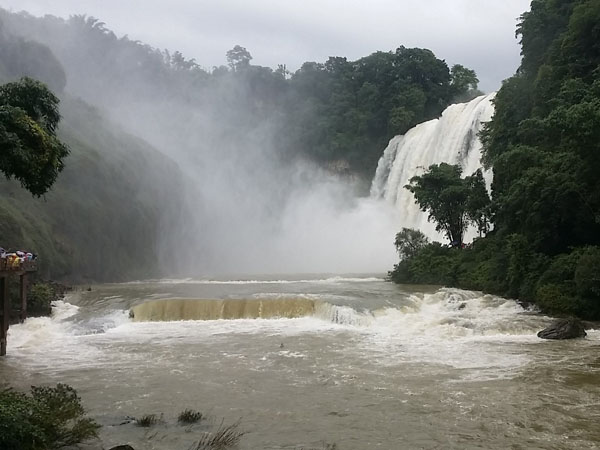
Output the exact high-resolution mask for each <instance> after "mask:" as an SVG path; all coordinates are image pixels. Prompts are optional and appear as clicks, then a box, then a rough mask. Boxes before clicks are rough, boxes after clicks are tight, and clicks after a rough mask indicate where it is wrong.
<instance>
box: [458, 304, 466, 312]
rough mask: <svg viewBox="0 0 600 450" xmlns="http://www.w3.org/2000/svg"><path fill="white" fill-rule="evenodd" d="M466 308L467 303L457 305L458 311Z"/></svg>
mask: <svg viewBox="0 0 600 450" xmlns="http://www.w3.org/2000/svg"><path fill="white" fill-rule="evenodd" d="M466 307H467V303H466V302H462V303H461V304H460V305H458V310H459V311H460V310H461V309H465V308H466Z"/></svg>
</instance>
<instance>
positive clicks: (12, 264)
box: [0, 258, 37, 272]
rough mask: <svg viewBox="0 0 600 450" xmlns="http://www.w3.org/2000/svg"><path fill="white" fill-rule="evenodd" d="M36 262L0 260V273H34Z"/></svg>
mask: <svg viewBox="0 0 600 450" xmlns="http://www.w3.org/2000/svg"><path fill="white" fill-rule="evenodd" d="M36 270H37V261H36V260H25V261H19V260H14V259H9V258H0V272H35V271H36Z"/></svg>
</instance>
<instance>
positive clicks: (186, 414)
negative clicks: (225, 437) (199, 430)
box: [177, 409, 202, 424]
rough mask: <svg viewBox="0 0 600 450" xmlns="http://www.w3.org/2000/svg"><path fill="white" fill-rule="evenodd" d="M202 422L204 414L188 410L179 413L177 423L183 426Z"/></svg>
mask: <svg viewBox="0 0 600 450" xmlns="http://www.w3.org/2000/svg"><path fill="white" fill-rule="evenodd" d="M201 420H202V413H201V412H200V411H194V410H193V409H186V410H184V411H182V412H180V413H179V416H178V417H177V422H179V423H182V424H190V423H196V422H200V421H201Z"/></svg>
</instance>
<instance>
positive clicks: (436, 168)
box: [405, 163, 489, 246]
mask: <svg viewBox="0 0 600 450" xmlns="http://www.w3.org/2000/svg"><path fill="white" fill-rule="evenodd" d="M461 174H462V169H461V168H460V166H457V165H451V164H446V163H441V164H439V165H438V164H433V165H431V166H429V170H428V171H427V172H425V173H424V174H423V175H419V176H414V177H412V178H411V179H410V180H409V184H407V185H406V186H405V188H406V189H408V190H409V191H410V192H412V193H413V194H414V196H415V202H416V203H418V204H419V206H420V207H421V210H422V211H424V212H429V217H428V220H429V221H434V222H435V223H436V230H437V231H440V232H442V233H444V234H445V235H446V237H447V238H448V240H449V241H450V243H451V245H453V246H460V245H462V243H463V236H464V233H465V231H466V229H467V227H468V226H469V224H470V223H472V222H473V221H476V222H477V221H479V222H478V225H479V223H482V224H483V220H484V219H483V216H484V215H485V208H486V206H487V204H489V197H488V195H487V191H486V190H485V182H484V180H483V176H482V174H481V171H477V172H475V173H474V174H473V175H471V176H468V177H466V178H461ZM480 229H483V225H481V227H480Z"/></svg>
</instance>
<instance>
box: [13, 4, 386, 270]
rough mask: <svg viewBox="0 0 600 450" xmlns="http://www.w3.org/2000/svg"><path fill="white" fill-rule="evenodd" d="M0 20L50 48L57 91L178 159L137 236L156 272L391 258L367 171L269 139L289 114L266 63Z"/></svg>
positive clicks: (373, 265)
mask: <svg viewBox="0 0 600 450" xmlns="http://www.w3.org/2000/svg"><path fill="white" fill-rule="evenodd" d="M42 21H43V26H40V22H42ZM5 22H6V25H7V28H8V30H9V31H10V32H12V33H14V34H16V35H21V36H23V37H24V38H26V39H31V40H39V41H43V42H44V43H45V44H46V45H48V47H49V48H50V49H51V50H52V52H53V53H54V55H56V57H57V59H58V61H59V62H60V64H62V67H63V68H64V71H65V74H66V86H65V89H64V93H63V94H62V95H63V96H67V97H75V98H80V99H82V100H84V101H85V102H87V103H89V104H91V105H93V106H95V107H96V108H97V109H98V110H99V112H100V113H101V114H102V115H103V116H104V117H105V118H108V120H109V121H110V122H112V124H113V125H114V127H115V128H120V129H123V130H125V131H126V132H128V133H131V134H133V135H135V136H137V137H139V138H140V139H143V140H144V141H145V142H147V143H148V144H149V146H150V147H152V148H154V149H157V150H158V151H160V152H161V153H163V154H164V155H166V156H167V157H168V158H170V159H171V160H172V161H174V162H175V163H176V165H177V166H178V168H179V171H180V175H179V176H180V177H181V179H180V180H178V182H179V184H180V185H181V186H182V188H181V189H180V190H178V191H176V192H174V193H173V191H171V192H172V195H175V196H176V197H177V198H175V197H173V198H171V199H170V200H168V201H167V202H166V203H163V204H161V205H157V207H158V209H159V210H160V211H161V212H162V213H163V214H164V215H168V217H165V218H164V219H165V220H162V221H161V223H162V224H164V225H163V226H162V228H161V229H160V231H159V233H158V235H157V236H156V242H148V246H152V247H157V248H158V254H159V261H158V263H159V265H160V266H161V268H162V271H163V273H164V274H165V275H168V276H195V277H198V276H210V275H218V274H258V273H292V272H294V273H316V272H328V273H350V272H351V273H359V272H360V273H372V272H385V271H387V270H389V269H390V268H391V267H392V265H393V263H394V261H395V259H396V256H395V250H394V246H393V241H394V235H395V233H396V232H397V229H396V228H397V224H398V218H397V217H396V213H395V211H394V209H393V207H391V206H390V205H388V204H386V203H385V202H384V201H380V200H374V199H370V198H368V197H367V196H366V194H367V189H368V183H369V182H370V180H366V181H365V180H364V179H360V178H359V177H356V176H351V175H348V174H340V173H335V171H331V170H327V169H324V168H323V167H320V166H319V165H318V164H316V163H314V162H312V161H310V160H308V159H307V158H306V157H304V156H302V155H296V154H290V153H289V151H288V152H286V151H284V150H283V149H282V148H281V142H280V141H281V139H280V137H281V130H285V129H286V127H288V126H289V123H286V120H287V118H286V117H285V115H284V114H283V113H282V112H281V111H280V104H279V103H278V102H279V101H280V100H278V98H274V99H270V93H271V92H272V91H277V89H280V87H279V85H271V84H265V83H275V82H278V81H277V80H278V79H277V78H274V77H273V76H272V71H271V69H269V68H263V67H260V66H251V69H252V70H253V71H254V75H253V76H252V77H244V76H241V75H240V74H237V73H235V72H226V73H224V74H223V75H222V76H214V75H212V76H211V78H210V79H208V80H207V77H208V74H207V73H206V72H204V71H201V70H195V71H194V70H191V71H188V70H181V71H180V72H178V71H177V70H172V69H171V70H170V71H168V72H165V68H164V67H163V66H164V62H163V61H164V55H163V54H161V53H160V52H158V51H156V50H154V49H151V48H149V47H148V46H144V45H141V44H140V43H137V42H132V41H129V40H127V38H117V37H116V36H115V35H114V34H113V33H112V32H111V31H109V30H108V29H107V28H105V27H104V25H103V24H102V23H101V22H99V21H97V20H95V19H91V18H87V17H83V16H80V17H78V18H74V19H72V20H70V21H64V20H62V19H58V18H52V17H46V18H44V19H36V18H33V17H32V16H28V15H26V14H22V15H19V16H14V15H13V16H10V17H9V20H5ZM184 63H185V59H184ZM263 80H267V81H263ZM283 81H285V79H284V78H281V82H283ZM261 83H263V84H264V85H263V84H261ZM261 89H262V90H261ZM279 97H284V94H281V95H280V96H279ZM381 151H383V147H382V148H381ZM67 164H68V161H67ZM134 170H136V169H135V168H134ZM167 177H172V172H165V179H164V180H161V179H160V178H159V179H158V181H157V183H162V182H163V181H164V183H165V185H167V184H168V185H171V184H172V181H173V180H171V179H167ZM365 186H366V187H367V189H365ZM159 190H160V189H159ZM173 205H181V206H180V207H179V208H178V210H177V211H173V209H174V208H173Z"/></svg>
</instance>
